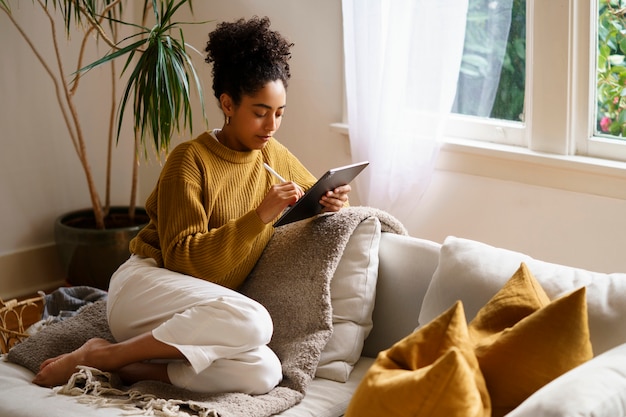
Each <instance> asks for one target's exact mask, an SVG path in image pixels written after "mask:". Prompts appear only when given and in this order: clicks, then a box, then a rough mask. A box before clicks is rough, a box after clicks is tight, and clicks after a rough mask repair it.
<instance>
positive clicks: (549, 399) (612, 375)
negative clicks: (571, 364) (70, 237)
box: [507, 344, 626, 417]
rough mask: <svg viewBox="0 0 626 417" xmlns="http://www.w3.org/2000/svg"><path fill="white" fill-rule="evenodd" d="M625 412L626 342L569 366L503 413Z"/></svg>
mask: <svg viewBox="0 0 626 417" xmlns="http://www.w3.org/2000/svg"><path fill="white" fill-rule="evenodd" d="M624 415H626V344H623V345H620V346H618V347H616V348H613V349H611V350H609V351H607V352H605V353H603V354H602V355H599V356H596V357H595V358H593V359H592V360H590V361H588V362H585V363H584V364H582V365H580V366H578V367H576V368H574V369H572V370H571V371H569V372H567V373H565V374H563V375H561V376H560V377H558V378H557V379H555V380H553V381H552V382H550V383H548V384H547V385H545V386H543V387H542V388H541V389H539V390H538V391H537V392H535V393H534V394H533V395H531V396H530V397H528V399H526V401H524V402H523V403H522V404H521V405H520V406H518V407H517V408H516V409H515V410H513V411H512V412H511V413H510V414H508V415H507V417H537V416H541V417H562V416H579V417H615V416H624Z"/></svg>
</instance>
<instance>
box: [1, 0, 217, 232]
mask: <svg viewBox="0 0 626 417" xmlns="http://www.w3.org/2000/svg"><path fill="white" fill-rule="evenodd" d="M32 2H33V9H40V11H41V12H43V13H44V14H45V16H46V17H47V18H48V21H49V24H50V31H51V37H50V42H51V43H52V50H53V51H54V55H53V58H52V62H48V61H46V59H44V56H43V55H42V54H41V53H40V52H39V51H38V49H37V47H36V45H35V44H34V43H33V42H32V40H31V36H30V35H29V33H28V32H27V30H25V29H24V27H23V25H22V24H21V23H20V22H19V21H18V19H17V18H16V17H15V16H14V15H13V14H12V10H11V1H10V0H0V10H1V11H2V12H4V13H5V14H6V15H7V16H8V18H9V21H10V22H11V23H12V24H13V25H14V26H15V28H16V29H17V31H18V32H19V34H20V35H21V36H22V38H24V40H25V41H26V43H27V44H28V46H29V47H30V48H31V50H32V51H33V53H34V54H35V56H36V58H37V60H38V61H39V62H40V63H41V65H42V66H43V68H44V69H45V71H46V73H47V74H48V76H49V78H50V80H51V81H52V83H53V84H54V87H55V91H56V96H57V102H58V105H59V108H60V110H61V114H62V116H63V119H64V121H65V124H66V126H67V130H68V134H69V137H70V138H71V140H72V142H73V145H74V149H75V151H76V154H77V156H78V159H79V160H80V163H81V165H82V168H83V172H84V175H85V179H86V182H87V186H88V189H89V197H90V200H91V203H92V207H93V213H94V218H95V223H96V227H97V228H99V229H104V228H105V227H106V221H105V220H106V218H107V214H108V211H109V208H110V190H111V179H110V178H111V158H112V149H113V146H114V144H115V143H116V142H117V141H118V140H119V138H120V133H121V132H122V129H123V127H122V126H123V125H122V122H123V119H124V115H125V113H126V112H127V111H126V108H127V105H128V106H130V107H131V108H132V115H133V124H132V126H133V132H132V133H133V137H134V140H135V146H134V147H133V149H134V150H135V152H136V155H135V157H136V158H138V157H139V155H140V154H141V153H142V152H141V151H142V150H143V153H144V155H145V154H146V153H147V150H148V148H153V149H154V150H155V151H156V152H157V153H161V154H162V153H167V151H168V150H169V146H170V138H171V137H172V135H173V134H174V133H175V132H179V131H181V130H184V129H187V128H189V129H192V128H193V123H192V122H193V121H192V104H191V95H192V93H193V92H194V90H195V92H196V94H197V96H198V98H199V102H200V105H201V108H202V115H203V117H204V120H205V122H206V116H205V113H204V99H203V93H202V86H201V83H200V80H199V78H198V75H197V73H196V70H195V68H194V65H193V62H192V60H191V58H190V55H189V54H188V51H189V50H193V48H191V47H190V46H189V45H186V44H185V40H184V35H183V30H182V25H185V24H188V22H187V23H185V22H177V21H175V20H174V19H175V14H176V12H177V11H178V10H179V9H180V7H181V6H183V5H187V6H189V7H190V8H191V6H192V5H191V0H144V1H143V2H141V3H143V7H142V9H141V10H140V11H141V16H139V17H138V18H136V19H134V20H126V19H125V16H126V14H125V13H124V12H125V10H124V8H134V10H137V8H138V7H140V6H141V3H140V2H138V1H137V0H33V1H32ZM22 13H23V11H22ZM131 15H134V14H131ZM61 22H62V23H63V25H64V30H65V32H66V34H67V35H68V39H69V34H70V32H71V30H72V28H74V27H78V28H80V31H79V33H81V34H82V35H83V37H82V39H81V40H80V42H78V43H79V45H80V46H79V48H80V50H79V53H78V58H77V60H76V62H73V63H72V64H71V65H69V66H68V65H67V63H66V62H64V60H63V57H62V54H61V52H60V44H59V42H58V40H57V38H56V32H57V28H56V25H57V24H58V23H61ZM196 23H197V22H196ZM123 33H124V34H125V35H123V37H122V34H123ZM75 37H76V32H72V38H75ZM94 38H95V39H96V41H97V42H105V43H106V44H107V46H108V52H107V53H106V54H105V55H104V56H102V57H101V58H99V59H97V60H96V61H94V62H91V63H85V62H83V60H84V54H85V51H86V49H87V48H89V47H90V45H91V44H92V43H93V42H94ZM74 41H75V39H74ZM118 60H121V62H120V63H123V66H121V67H122V68H121V74H124V75H125V76H126V80H127V81H126V87H125V88H124V89H123V94H122V96H121V97H119V98H115V91H116V80H117V79H118V78H119V77H120V74H119V73H118V70H117V69H116V62H117V61H118ZM103 65H109V66H110V69H111V81H110V82H111V89H112V93H111V94H112V95H113V97H114V99H113V100H112V102H111V109H110V112H108V113H107V112H103V115H104V116H105V117H107V119H108V120H109V131H108V141H109V145H108V155H107V158H106V161H107V162H106V163H107V169H106V172H107V175H106V184H105V199H104V201H102V200H101V198H100V194H99V192H98V188H97V186H96V184H95V182H94V178H93V174H92V170H91V165H90V158H89V157H88V155H87V151H86V146H85V132H84V131H83V129H82V126H81V123H80V119H79V115H78V111H77V107H76V104H75V102H74V97H75V94H76V91H77V89H78V88H79V86H80V82H81V79H82V77H84V76H87V74H88V72H89V70H90V69H92V68H95V67H99V66H103ZM66 80H69V81H66ZM137 165H138V164H137V163H134V164H133V174H132V177H133V178H132V180H131V184H132V187H131V196H130V204H129V207H130V209H129V214H130V216H131V218H132V216H134V212H135V200H136V193H137Z"/></svg>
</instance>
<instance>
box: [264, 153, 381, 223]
mask: <svg viewBox="0 0 626 417" xmlns="http://www.w3.org/2000/svg"><path fill="white" fill-rule="evenodd" d="M368 164H369V162H368V161H363V162H358V163H356V164H351V165H346V166H343V167H339V168H333V169H330V170H328V171H327V172H326V173H325V174H324V175H322V177H321V178H320V179H319V180H317V182H316V183H315V184H314V185H313V186H312V187H311V188H309V189H308V190H307V192H306V193H305V194H304V195H303V196H302V197H301V198H300V199H299V200H298V201H297V202H296V204H294V205H293V206H291V207H289V208H287V209H286V210H285V211H284V212H283V214H282V216H280V218H279V219H278V220H277V221H276V223H274V227H278V226H284V225H286V224H289V223H293V222H297V221H299V220H304V219H308V218H309V217H313V216H315V215H316V214H319V213H321V212H322V209H323V206H322V205H321V204H320V198H322V195H324V194H325V193H326V192H327V191H330V190H333V189H335V188H337V187H339V186H340V185H346V184H349V183H350V182H351V181H352V180H353V179H354V178H355V177H356V176H357V175H359V173H360V172H361V171H363V169H365V167H366V166H367V165H368Z"/></svg>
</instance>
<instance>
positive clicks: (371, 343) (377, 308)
mask: <svg viewBox="0 0 626 417" xmlns="http://www.w3.org/2000/svg"><path fill="white" fill-rule="evenodd" d="M440 248H441V245H440V244H439V243H436V242H432V241H429V240H424V239H418V238H415V237H411V236H401V235H397V234H393V233H383V234H382V236H381V241H380V249H379V266H378V283H377V285H376V301H375V305H374V313H373V318H372V320H373V322H374V327H373V328H372V331H371V333H370V335H369V336H368V338H367V339H366V340H365V345H364V347H363V356H368V357H373V358H375V357H376V356H377V354H378V352H380V351H381V350H384V349H387V348H389V347H390V346H391V345H393V344H394V343H395V342H397V341H398V340H400V339H402V338H403V337H404V336H406V335H407V334H409V333H411V332H412V331H413V330H414V329H415V328H416V327H417V326H418V317H419V313H420V309H421V307H422V299H423V298H424V294H426V290H427V289H428V285H429V284H430V280H431V278H432V276H433V273H434V272H435V269H436V268H437V264H438V262H439V250H440Z"/></svg>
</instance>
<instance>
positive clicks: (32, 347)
mask: <svg viewBox="0 0 626 417" xmlns="http://www.w3.org/2000/svg"><path fill="white" fill-rule="evenodd" d="M93 337H100V338H103V339H107V340H109V341H111V342H113V341H115V339H114V338H113V336H112V335H111V332H110V331H109V324H108V322H107V318H106V300H100V301H96V302H94V303H92V304H88V305H86V306H84V307H82V308H81V309H80V310H79V311H78V314H76V315H75V316H73V317H69V318H67V319H65V320H63V321H60V322H58V323H54V324H51V325H49V326H46V327H44V328H43V329H42V330H41V331H40V332H38V333H36V334H34V335H32V336H30V337H29V338H28V339H26V340H24V341H23V342H22V343H19V344H18V345H16V346H14V347H13V348H12V349H11V350H10V351H9V353H8V355H7V359H8V360H9V362H13V363H17V364H18V365H22V366H24V367H26V368H28V369H30V370H31V371H32V372H34V373H37V372H38V371H39V366H40V365H41V363H42V362H43V361H45V360H46V359H48V358H53V357H55V356H58V355H62V354H64V353H68V352H71V351H73V350H75V349H78V348H79V347H81V346H82V345H83V343H85V342H86V341H87V340H89V339H91V338H93Z"/></svg>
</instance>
